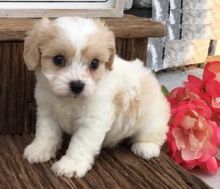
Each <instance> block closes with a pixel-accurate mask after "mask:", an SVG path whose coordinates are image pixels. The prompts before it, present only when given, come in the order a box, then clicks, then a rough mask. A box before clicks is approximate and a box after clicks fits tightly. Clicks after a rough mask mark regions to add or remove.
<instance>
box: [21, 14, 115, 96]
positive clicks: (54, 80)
mask: <svg viewBox="0 0 220 189" xmlns="http://www.w3.org/2000/svg"><path fill="white" fill-rule="evenodd" d="M114 55H115V39H114V35H113V33H112V32H111V31H110V30H109V29H108V28H107V27H106V26H105V25H104V24H103V23H102V22H100V21H99V20H93V19H85V18H59V19H57V20H55V21H49V20H48V19H43V20H41V21H40V22H39V23H38V24H36V25H35V27H34V28H33V30H32V31H31V32H30V33H29V35H28V36H27V38H26V39H25V45H24V60H25V63H26V65H27V66H28V68H29V70H34V69H36V68H37V67H40V69H41V71H42V73H43V75H44V76H45V77H46V78H47V80H48V82H49V85H50V88H51V91H52V92H53V93H54V94H55V95H57V96H63V97H87V96H90V95H92V94H93V93H94V91H95V89H96V87H97V85H98V83H99V82H100V80H101V79H102V78H103V77H104V76H105V75H106V73H107V72H108V71H109V70H111V67H112V62H113V58H114Z"/></svg>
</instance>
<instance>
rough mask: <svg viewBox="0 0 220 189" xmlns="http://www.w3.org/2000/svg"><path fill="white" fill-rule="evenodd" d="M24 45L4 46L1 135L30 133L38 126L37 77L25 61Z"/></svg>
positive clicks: (0, 70)
mask: <svg viewBox="0 0 220 189" xmlns="http://www.w3.org/2000/svg"><path fill="white" fill-rule="evenodd" d="M22 54H23V43H22V42H13V43H9V42H5V43H0V80H1V85H0V134H22V133H30V132H31V131H33V130H34V125H35V117H36V115H35V101H34V98H33V92H34V83H35V78H34V74H33V73H32V72H28V71H27V70H26V67H25V65H24V62H23V55H22Z"/></svg>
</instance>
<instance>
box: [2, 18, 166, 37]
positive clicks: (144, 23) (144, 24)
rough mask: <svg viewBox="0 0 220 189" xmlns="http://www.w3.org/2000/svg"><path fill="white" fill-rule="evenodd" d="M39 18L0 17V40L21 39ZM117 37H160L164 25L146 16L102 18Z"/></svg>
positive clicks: (163, 30) (163, 32) (162, 34)
mask: <svg viewBox="0 0 220 189" xmlns="http://www.w3.org/2000/svg"><path fill="white" fill-rule="evenodd" d="M38 20H39V19H28V18H26V19H25V18H17V19H16V18H11V19H0V41H22V40H23V39H24V37H25V34H26V32H27V31H28V30H30V29H31V27H32V26H33V24H34V23H35V22H36V21H38ZM103 20H104V21H105V22H106V23H107V25H109V27H110V28H111V29H112V30H113V32H114V33H115V36H116V37H117V38H148V37H162V36H164V35H165V27H164V25H163V24H161V23H159V22H154V21H151V20H149V19H146V18H140V17H136V16H131V15H125V16H123V17H122V18H103Z"/></svg>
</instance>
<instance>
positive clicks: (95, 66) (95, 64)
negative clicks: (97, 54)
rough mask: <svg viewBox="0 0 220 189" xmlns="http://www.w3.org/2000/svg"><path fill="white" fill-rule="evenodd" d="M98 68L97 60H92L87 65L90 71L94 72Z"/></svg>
mask: <svg viewBox="0 0 220 189" xmlns="http://www.w3.org/2000/svg"><path fill="white" fill-rule="evenodd" d="M98 67H99V60H98V59H93V60H92V62H91V64H90V65H89V68H90V69H92V70H96V69H97V68H98Z"/></svg>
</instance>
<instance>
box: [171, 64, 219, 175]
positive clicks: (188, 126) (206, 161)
mask: <svg viewBox="0 0 220 189" xmlns="http://www.w3.org/2000/svg"><path fill="white" fill-rule="evenodd" d="M167 98H168V101H169V102H170V105H171V118H170V121H169V125H170V129H169V132H168V137H167V144H168V150H169V154H170V156H171V157H172V158H173V159H174V160H175V161H176V162H177V163H179V164H180V165H182V166H183V167H185V168H186V169H192V168H194V167H200V168H201V169H203V170H204V171H206V172H209V173H211V174H215V173H216V172H217V170H218V168H219V167H220V160H218V159H217V158H216V157H215V156H216V154H217V150H218V146H220V127H218V126H217V124H218V125H220V62H211V63H208V64H207V65H206V66H205V69H204V73H203V80H202V79H200V78H198V77H195V76H192V75H189V76H188V80H187V81H186V82H184V87H178V88H175V89H173V90H172V91H171V92H170V94H169V95H168V97H167Z"/></svg>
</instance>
